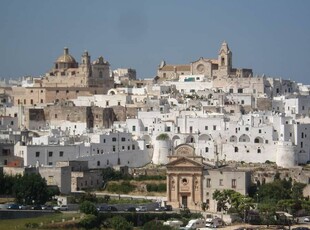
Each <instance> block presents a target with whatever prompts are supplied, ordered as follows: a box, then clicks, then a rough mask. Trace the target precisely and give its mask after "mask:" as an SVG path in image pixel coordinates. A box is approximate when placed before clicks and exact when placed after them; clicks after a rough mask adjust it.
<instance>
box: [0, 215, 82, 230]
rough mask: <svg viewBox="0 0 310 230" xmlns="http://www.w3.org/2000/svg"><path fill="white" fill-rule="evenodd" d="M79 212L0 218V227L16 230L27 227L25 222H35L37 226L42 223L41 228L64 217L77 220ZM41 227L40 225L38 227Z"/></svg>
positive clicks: (71, 220) (6, 229) (58, 221)
mask: <svg viewBox="0 0 310 230" xmlns="http://www.w3.org/2000/svg"><path fill="white" fill-rule="evenodd" d="M80 216H81V214H77V213H74V214H73V213H68V214H64V213H55V214H52V215H46V216H40V217H36V218H25V219H11V220H0V229H3V230H4V229H5V230H11V229H12V230H16V229H29V228H26V226H25V225H26V224H27V223H37V224H38V225H39V226H40V225H42V224H43V226H42V228H44V226H47V225H49V224H51V223H52V221H54V223H55V224H57V223H62V220H63V219H64V220H65V221H66V222H69V221H70V222H75V221H78V220H79V218H80ZM73 217H75V219H76V220H75V221H74V220H73ZM40 228H41V227H40Z"/></svg>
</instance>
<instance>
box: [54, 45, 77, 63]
mask: <svg viewBox="0 0 310 230" xmlns="http://www.w3.org/2000/svg"><path fill="white" fill-rule="evenodd" d="M56 62H57V63H72V64H75V63H76V61H75V59H74V57H72V56H71V55H70V54H69V49H68V48H66V47H65V48H64V54H63V55H61V56H60V57H58V58H57V60H56Z"/></svg>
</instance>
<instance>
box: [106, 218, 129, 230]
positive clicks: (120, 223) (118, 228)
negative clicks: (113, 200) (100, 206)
mask: <svg viewBox="0 0 310 230" xmlns="http://www.w3.org/2000/svg"><path fill="white" fill-rule="evenodd" d="M108 225H109V227H111V228H113V229H115V230H132V229H133V224H132V223H131V222H128V221H127V220H126V219H125V218H124V217H122V216H114V217H112V218H110V219H108Z"/></svg>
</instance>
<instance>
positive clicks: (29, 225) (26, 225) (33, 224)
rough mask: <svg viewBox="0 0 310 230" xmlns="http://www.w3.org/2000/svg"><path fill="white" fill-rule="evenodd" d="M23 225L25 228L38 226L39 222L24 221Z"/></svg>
mask: <svg viewBox="0 0 310 230" xmlns="http://www.w3.org/2000/svg"><path fill="white" fill-rule="evenodd" d="M25 227H26V228H39V224H38V223H26V224H25Z"/></svg>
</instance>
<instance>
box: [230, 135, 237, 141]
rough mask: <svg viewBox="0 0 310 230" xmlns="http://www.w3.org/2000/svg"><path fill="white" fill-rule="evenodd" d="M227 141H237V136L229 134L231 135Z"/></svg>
mask: <svg viewBox="0 0 310 230" xmlns="http://www.w3.org/2000/svg"><path fill="white" fill-rule="evenodd" d="M229 141H230V142H237V137H236V136H231V137H230V138H229Z"/></svg>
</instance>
